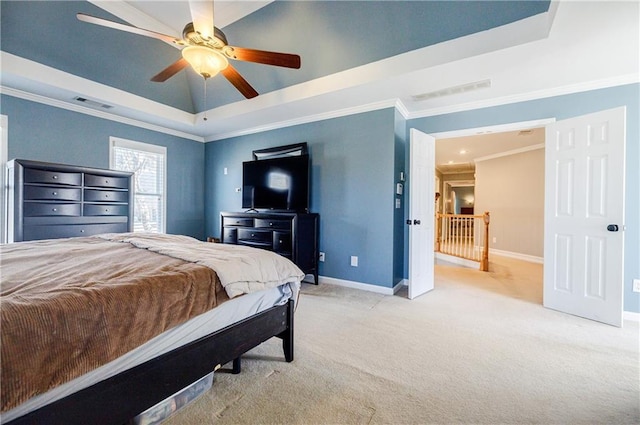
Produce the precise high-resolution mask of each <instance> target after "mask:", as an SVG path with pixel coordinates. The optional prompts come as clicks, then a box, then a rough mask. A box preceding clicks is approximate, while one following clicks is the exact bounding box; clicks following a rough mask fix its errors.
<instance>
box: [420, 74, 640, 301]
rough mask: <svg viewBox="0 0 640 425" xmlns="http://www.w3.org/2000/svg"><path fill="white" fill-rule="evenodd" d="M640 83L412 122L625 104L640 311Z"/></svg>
mask: <svg viewBox="0 0 640 425" xmlns="http://www.w3.org/2000/svg"><path fill="white" fill-rule="evenodd" d="M639 103H640V85H638V84H630V85H625V86H619V87H613V88H608V89H601V90H593V91H588V92H583V93H576V94H571V95H565V96H555V97H549V98H546V99H538V100H532V101H528V102H520V103H513V104H509V105H503V106H496V107H492V108H483V109H477V110H473V111H465V112H458V113H452V114H445V115H438V116H433V117H426V118H418V119H413V120H410V121H408V122H407V132H408V131H409V128H416V129H418V130H420V131H423V132H425V133H439V132H443V131H452V130H460V129H466V128H476V127H485V126H490V125H499V124H508V123H514V122H521V121H529V120H537V119H545V118H556V119H557V120H563V119H567V118H571V117H575V116H579V115H585V114H589V113H592V112H597V111H601V110H605V109H611V108H616V107H619V106H626V107H627V145H626V190H625V197H626V205H625V222H626V223H625V224H626V231H625V244H624V250H625V254H624V256H625V268H624V309H625V311H632V312H640V294H637V293H634V292H632V290H631V288H632V281H633V279H634V278H636V279H637V278H640V189H639V188H640V167H639V164H640V122H639V117H640V104H639Z"/></svg>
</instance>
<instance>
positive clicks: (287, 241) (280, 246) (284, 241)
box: [273, 231, 291, 256]
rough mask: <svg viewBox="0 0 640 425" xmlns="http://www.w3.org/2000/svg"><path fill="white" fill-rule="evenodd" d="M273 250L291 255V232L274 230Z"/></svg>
mask: <svg viewBox="0 0 640 425" xmlns="http://www.w3.org/2000/svg"><path fill="white" fill-rule="evenodd" d="M273 250H274V251H275V252H277V253H278V254H280V255H285V254H288V256H290V255H291V232H279V231H274V232H273Z"/></svg>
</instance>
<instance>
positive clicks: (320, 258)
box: [318, 252, 324, 262]
mask: <svg viewBox="0 0 640 425" xmlns="http://www.w3.org/2000/svg"><path fill="white" fill-rule="evenodd" d="M318 261H322V262H324V252H321V253H320V255H319V256H318Z"/></svg>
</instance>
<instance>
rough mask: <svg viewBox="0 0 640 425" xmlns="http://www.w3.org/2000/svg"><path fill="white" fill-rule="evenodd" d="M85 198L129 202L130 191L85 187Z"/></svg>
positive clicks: (97, 200) (94, 200)
mask: <svg viewBox="0 0 640 425" xmlns="http://www.w3.org/2000/svg"><path fill="white" fill-rule="evenodd" d="M84 200H85V202H100V201H102V202H127V201H128V200H129V192H119V191H115V190H96V189H85V190H84Z"/></svg>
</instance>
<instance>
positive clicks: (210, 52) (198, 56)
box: [182, 46, 229, 80]
mask: <svg viewBox="0 0 640 425" xmlns="http://www.w3.org/2000/svg"><path fill="white" fill-rule="evenodd" d="M182 57H183V58H184V59H185V60H186V61H187V62H189V65H191V67H192V68H193V69H194V70H195V71H196V72H197V73H198V74H200V75H202V76H203V77H204V78H205V80H206V79H207V78H211V77H213V76H215V75H216V74H218V73H219V72H220V71H222V70H223V69H225V68H226V67H227V66H228V65H229V61H228V60H227V58H226V57H225V56H224V55H223V54H222V53H220V52H218V51H217V50H214V49H211V48H209V47H205V46H189V47H185V48H184V49H182Z"/></svg>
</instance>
